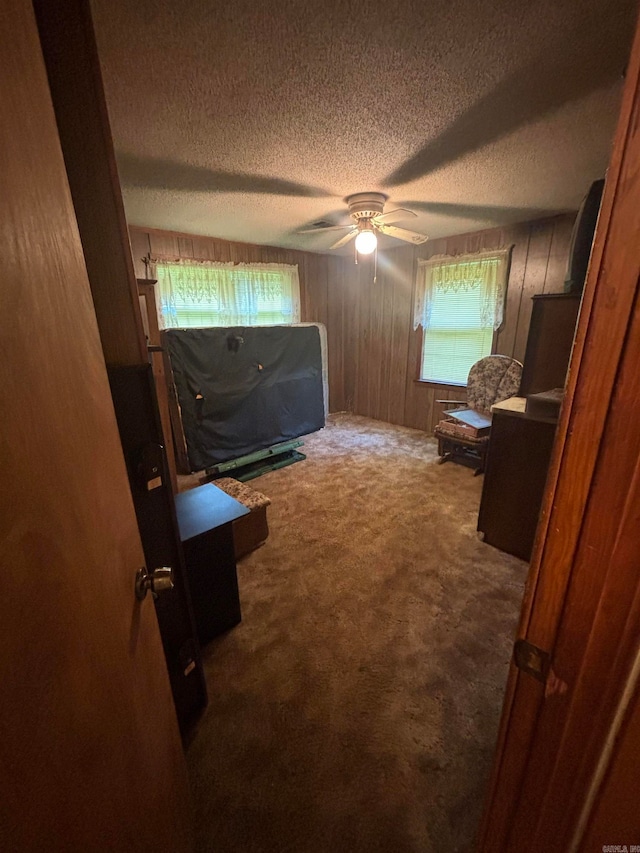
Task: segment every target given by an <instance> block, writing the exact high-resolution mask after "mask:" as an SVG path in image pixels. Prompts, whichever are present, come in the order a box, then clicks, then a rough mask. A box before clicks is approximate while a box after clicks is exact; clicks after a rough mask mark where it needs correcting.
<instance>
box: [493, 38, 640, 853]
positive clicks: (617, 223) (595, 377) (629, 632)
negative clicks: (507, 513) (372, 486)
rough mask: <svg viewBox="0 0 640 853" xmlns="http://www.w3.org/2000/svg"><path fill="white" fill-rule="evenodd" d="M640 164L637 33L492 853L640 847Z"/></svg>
mask: <svg viewBox="0 0 640 853" xmlns="http://www.w3.org/2000/svg"><path fill="white" fill-rule="evenodd" d="M639 163H640V29H639V30H638V31H637V33H636V39H635V43H634V47H633V50H632V55H631V59H630V63H629V67H628V71H627V79H626V86H625V91H624V97H623V103H622V109H621V114H620V119H619V124H618V129H617V134H616V137H615V142H614V149H613V155H612V160H611V164H610V168H609V171H608V175H607V181H606V186H605V193H604V198H603V204H602V209H601V212H600V218H599V221H598V227H597V230H596V235H595V241H594V246H593V251H592V256H591V263H590V268H589V272H588V276H587V282H586V287H585V293H584V297H583V305H582V311H581V315H580V320H579V324H578V330H577V334H576V341H575V344H574V351H573V355H572V361H571V365H570V370H569V379H568V385H567V394H566V401H565V405H564V408H563V412H562V415H561V420H560V425H559V428H558V435H557V437H556V444H555V449H554V459H553V461H552V466H551V472H550V476H549V481H548V482H547V490H546V496H545V501H544V504H543V513H542V517H541V520H540V523H539V526H538V532H537V538H536V545H535V547H534V554H533V558H532V562H531V569H530V573H529V579H528V583H527V593H526V595H525V601H524V604H523V610H522V615H521V622H520V627H519V631H518V637H519V639H520V643H519V646H520V652H521V654H520V655H519V656H518V657H519V660H520V668H518V666H517V665H516V663H515V662H514V663H512V665H511V669H510V673H509V680H508V684H507V691H506V695H505V702H504V707H503V716H502V722H501V728H500V734H499V740H498V748H497V752H496V758H495V764H494V771H493V777H492V781H491V785H490V789H489V798H488V803H487V808H486V812H485V816H484V821H483V825H482V828H481V833H480V839H479V849H480V850H481V851H483V853H485V852H486V853H489V851H491V853H500V851H505V853H507V851H515V850H517V851H519V853H526V851H532V853H533V851H540V850H545V851H549V852H550V853H551V851H562V853H565V851H582V850H584V851H587V850H602V849H603V848H602V845H603V844H604V845H620V849H622V847H623V845H633V844H636V845H638V844H640V808H639V807H638V786H639V779H640V773H639V772H638V769H637V753H635V755H634V753H633V749H634V746H633V745H634V744H637V743H639V742H640V741H639V735H638V730H639V728H640V727H639V724H638V720H639V717H640V714H639V710H640V709H639V703H640V693H639V681H638V677H639V673H640V657H639V655H640V652H639V649H640V573H639V572H638V553H639V550H640V534H639V533H638V531H639V530H640V391H639V388H640V384H639V379H638V377H639V376H640V286H639V285H640V169H639V167H638V164H639ZM630 759H631V760H630ZM632 792H633V793H632Z"/></svg>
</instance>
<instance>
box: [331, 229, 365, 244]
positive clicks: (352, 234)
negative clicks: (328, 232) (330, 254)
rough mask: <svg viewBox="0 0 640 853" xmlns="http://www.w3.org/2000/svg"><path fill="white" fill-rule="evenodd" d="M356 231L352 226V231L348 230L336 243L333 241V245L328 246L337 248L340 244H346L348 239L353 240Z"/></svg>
mask: <svg viewBox="0 0 640 853" xmlns="http://www.w3.org/2000/svg"><path fill="white" fill-rule="evenodd" d="M357 233H358V229H357V228H354V229H353V231H350V232H349V233H348V234H345V235H344V237H341V238H340V239H339V240H338V242H337V243H334V244H333V246H329V248H330V249H339V248H340V247H341V246H346V245H347V243H348V242H349V240H353V238H354V237H355V236H356V234H357Z"/></svg>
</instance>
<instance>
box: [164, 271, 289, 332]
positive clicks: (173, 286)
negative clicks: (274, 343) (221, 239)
mask: <svg viewBox="0 0 640 853" xmlns="http://www.w3.org/2000/svg"><path fill="white" fill-rule="evenodd" d="M155 277H156V278H157V280H158V293H159V301H160V313H161V324H162V327H163V328H165V329H166V328H184V327H189V326H267V325H272V324H276V323H287V324H288V323H298V322H300V284H299V281H298V268H297V266H288V265H285V264H224V263H210V262H206V261H202V262H197V261H163V260H156V261H155Z"/></svg>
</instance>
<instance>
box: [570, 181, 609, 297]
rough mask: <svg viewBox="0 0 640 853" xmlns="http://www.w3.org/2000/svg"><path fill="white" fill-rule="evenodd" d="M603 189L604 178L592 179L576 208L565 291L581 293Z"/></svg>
mask: <svg viewBox="0 0 640 853" xmlns="http://www.w3.org/2000/svg"><path fill="white" fill-rule="evenodd" d="M603 190H604V178H601V179H600V180H598V181H594V182H593V183H592V184H591V186H590V187H589V192H588V193H587V194H586V196H585V197H584V198H583V200H582V204H581V205H580V209H579V210H578V215H577V216H576V221H575V224H574V226H573V233H572V235H571V245H570V247H569V263H568V264H567V275H566V277H565V280H564V292H565V293H582V288H583V287H584V282H585V279H586V277H587V268H588V266H589V257H590V255H591V246H592V244H593V235H594V233H595V230H596V223H597V221H598V213H599V212H600V203H601V201H602V191H603Z"/></svg>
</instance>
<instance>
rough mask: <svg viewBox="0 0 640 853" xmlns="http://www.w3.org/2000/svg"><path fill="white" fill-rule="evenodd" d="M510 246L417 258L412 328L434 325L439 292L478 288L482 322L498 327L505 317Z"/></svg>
mask: <svg viewBox="0 0 640 853" xmlns="http://www.w3.org/2000/svg"><path fill="white" fill-rule="evenodd" d="M511 249H512V247H509V248H507V249H499V250H497V251H489V252H479V253H478V254H473V255H459V256H457V257H454V256H450V255H439V256H437V257H433V258H430V259H429V260H428V261H422V260H421V261H418V276H417V282H416V291H415V302H414V310H413V328H414V329H417V328H418V326H422V328H423V329H425V330H426V329H429V328H430V327H431V307H432V304H433V295H434V293H435V292H436V291H438V292H445V293H446V292H449V291H455V292H457V291H461V290H467V291H471V290H478V291H479V295H480V320H481V323H482V325H483V326H485V327H491V328H493V329H494V330H497V329H499V328H500V326H501V325H502V321H503V317H504V303H505V297H506V293H507V281H508V276H509V261H510V258H511Z"/></svg>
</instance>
